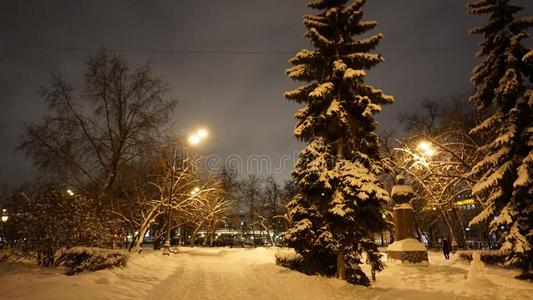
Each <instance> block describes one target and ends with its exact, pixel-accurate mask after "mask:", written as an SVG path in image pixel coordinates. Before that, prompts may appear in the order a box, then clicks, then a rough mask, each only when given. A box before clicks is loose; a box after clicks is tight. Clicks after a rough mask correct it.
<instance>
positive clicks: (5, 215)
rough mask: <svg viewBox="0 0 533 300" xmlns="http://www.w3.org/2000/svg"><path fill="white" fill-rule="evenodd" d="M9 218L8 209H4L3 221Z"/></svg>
mask: <svg viewBox="0 0 533 300" xmlns="http://www.w3.org/2000/svg"><path fill="white" fill-rule="evenodd" d="M7 219H9V216H8V215H7V209H5V208H4V209H2V222H4V223H5V222H7Z"/></svg>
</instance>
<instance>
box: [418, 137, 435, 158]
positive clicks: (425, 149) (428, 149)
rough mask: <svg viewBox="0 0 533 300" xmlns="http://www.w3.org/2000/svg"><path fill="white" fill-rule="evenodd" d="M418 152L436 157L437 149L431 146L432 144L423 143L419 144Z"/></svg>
mask: <svg viewBox="0 0 533 300" xmlns="http://www.w3.org/2000/svg"><path fill="white" fill-rule="evenodd" d="M417 148H418V150H420V151H422V153H423V154H424V155H426V156H433V155H435V149H433V147H432V146H431V143H429V142H426V141H421V142H420V143H418V147H417Z"/></svg>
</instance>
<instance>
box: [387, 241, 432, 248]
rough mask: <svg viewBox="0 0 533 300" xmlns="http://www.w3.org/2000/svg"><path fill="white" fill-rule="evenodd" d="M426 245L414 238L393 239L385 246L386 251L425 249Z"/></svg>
mask: <svg viewBox="0 0 533 300" xmlns="http://www.w3.org/2000/svg"><path fill="white" fill-rule="evenodd" d="M426 250H427V249H426V246H424V244H422V243H421V242H419V241H417V240H415V239H411V238H408V239H403V240H401V241H395V242H394V243H392V244H390V245H389V247H387V251H426Z"/></svg>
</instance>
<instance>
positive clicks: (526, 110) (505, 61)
mask: <svg viewBox="0 0 533 300" xmlns="http://www.w3.org/2000/svg"><path fill="white" fill-rule="evenodd" d="M509 2H510V1H509V0H483V1H475V2H472V3H470V4H469V5H468V9H469V10H468V12H469V13H470V14H488V15H489V21H488V23H487V24H485V25H483V26H480V27H476V28H473V29H471V31H470V32H471V33H473V34H482V35H483V41H482V43H481V44H480V49H479V51H478V53H477V57H480V58H483V61H482V62H481V64H479V65H478V66H476V67H475V68H474V72H473V76H472V79H471V80H472V82H473V84H474V85H475V87H476V91H475V94H474V95H473V96H472V97H471V98H470V100H471V101H472V102H474V103H475V104H476V105H477V106H478V109H479V110H480V111H481V112H483V113H485V115H486V118H485V119H484V120H483V121H482V122H481V123H480V124H479V125H478V126H476V127H475V128H473V129H472V130H471V132H472V133H475V134H477V135H479V136H480V137H482V138H483V139H484V141H485V143H484V145H483V146H482V147H481V148H480V149H479V151H481V152H482V153H483V155H484V158H483V159H482V160H481V161H480V162H479V163H477V164H476V165H475V166H474V167H473V169H472V172H471V175H472V176H475V177H476V178H479V180H478V181H477V183H476V184H475V185H474V186H473V188H472V192H473V194H474V195H475V196H477V198H478V199H481V201H482V204H483V206H484V210H483V211H482V212H481V213H480V214H479V215H478V216H477V217H476V218H474V219H473V220H472V222H471V223H474V224H475V223H480V222H484V221H488V222H490V225H489V226H490V230H491V231H493V232H498V233H500V234H501V236H502V237H503V238H504V242H503V244H502V247H501V250H502V251H503V252H504V253H505V255H506V264H508V265H514V266H519V267H521V268H522V269H523V271H524V274H523V275H524V276H526V277H527V276H531V275H532V271H533V253H532V244H533V196H532V195H533V179H532V175H533V91H532V86H531V82H532V80H533V72H532V70H533V65H532V64H531V61H529V62H528V60H527V55H526V53H527V52H528V49H526V48H525V47H524V46H523V45H521V40H522V39H524V38H526V37H527V34H526V30H527V28H528V27H530V26H531V25H532V24H533V17H531V16H529V17H515V16H514V15H515V14H516V13H517V12H519V11H520V10H522V8H521V7H518V6H515V5H512V4H510V3H509ZM528 274H529V275H528Z"/></svg>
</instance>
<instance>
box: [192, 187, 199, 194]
mask: <svg viewBox="0 0 533 300" xmlns="http://www.w3.org/2000/svg"><path fill="white" fill-rule="evenodd" d="M198 192H200V188H199V187H195V188H194V189H193V190H192V191H191V195H193V196H194V195H196V194H198Z"/></svg>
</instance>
